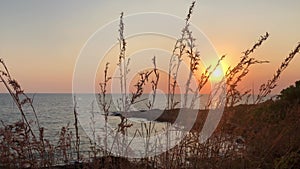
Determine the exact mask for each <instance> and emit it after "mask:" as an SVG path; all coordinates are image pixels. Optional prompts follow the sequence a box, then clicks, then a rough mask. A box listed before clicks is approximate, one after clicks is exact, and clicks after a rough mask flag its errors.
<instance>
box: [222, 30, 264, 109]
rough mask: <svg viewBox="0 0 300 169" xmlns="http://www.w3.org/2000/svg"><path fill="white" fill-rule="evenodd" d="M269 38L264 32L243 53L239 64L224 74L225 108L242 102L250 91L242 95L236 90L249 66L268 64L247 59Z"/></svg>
mask: <svg viewBox="0 0 300 169" xmlns="http://www.w3.org/2000/svg"><path fill="white" fill-rule="evenodd" d="M268 37H269V33H268V32H266V34H265V35H263V36H261V37H260V39H259V40H258V41H257V42H256V43H255V44H254V45H253V46H252V48H251V49H248V50H246V51H245V52H243V56H242V57H241V60H240V62H239V63H238V64H237V65H236V66H235V67H233V68H230V67H229V68H228V70H227V72H226V73H225V77H226V85H227V91H226V103H225V105H226V106H230V107H232V106H234V105H235V104H236V103H238V102H239V101H241V100H242V97H244V96H245V95H247V94H248V93H249V92H250V90H247V91H246V92H244V93H243V94H241V92H240V91H239V90H238V89H237V86H238V83H239V82H241V81H242V79H243V78H244V77H245V76H246V75H247V74H248V73H249V68H250V66H251V65H255V64H262V63H269V61H260V60H256V59H255V58H253V57H251V58H249V56H250V54H252V53H254V51H255V50H256V49H257V48H258V47H260V46H261V45H262V44H263V42H264V41H266V40H267V39H268Z"/></svg>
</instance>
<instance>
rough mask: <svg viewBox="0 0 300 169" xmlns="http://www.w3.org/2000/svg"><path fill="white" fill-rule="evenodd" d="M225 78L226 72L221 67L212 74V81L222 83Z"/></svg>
mask: <svg viewBox="0 0 300 169" xmlns="http://www.w3.org/2000/svg"><path fill="white" fill-rule="evenodd" d="M223 77H224V71H223V70H222V68H221V67H218V68H216V70H215V71H214V72H213V73H212V74H211V80H212V81H220V80H222V78H223Z"/></svg>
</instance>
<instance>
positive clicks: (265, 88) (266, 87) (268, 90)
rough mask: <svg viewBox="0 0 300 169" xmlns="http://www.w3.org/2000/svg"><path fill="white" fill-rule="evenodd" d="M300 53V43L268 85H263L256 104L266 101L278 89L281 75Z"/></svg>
mask: <svg viewBox="0 0 300 169" xmlns="http://www.w3.org/2000/svg"><path fill="white" fill-rule="evenodd" d="M299 51H300V43H298V45H297V46H296V47H295V49H294V50H292V52H291V53H290V54H289V55H288V56H287V57H286V58H285V59H284V61H283V62H282V63H281V65H280V67H279V68H278V69H277V71H276V73H275V74H274V76H273V78H272V79H270V80H268V81H267V82H266V83H264V84H262V85H261V86H260V88H259V94H258V96H257V98H256V100H255V104H257V103H260V102H262V101H263V100H264V98H265V97H266V96H268V95H269V94H270V93H271V91H272V90H273V89H274V88H275V87H276V85H277V81H278V79H279V78H280V75H281V73H282V72H283V71H284V70H285V69H286V68H287V67H288V65H289V64H290V62H291V61H292V60H293V58H294V57H295V56H296V54H298V53H299Z"/></svg>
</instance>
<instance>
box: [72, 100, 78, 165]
mask: <svg viewBox="0 0 300 169" xmlns="http://www.w3.org/2000/svg"><path fill="white" fill-rule="evenodd" d="M76 109H77V101H76V96H74V110H73V113H74V120H75V122H74V126H75V135H76V140H75V150H76V155H77V161H79V159H80V153H79V146H80V137H79V132H78V117H77V111H76Z"/></svg>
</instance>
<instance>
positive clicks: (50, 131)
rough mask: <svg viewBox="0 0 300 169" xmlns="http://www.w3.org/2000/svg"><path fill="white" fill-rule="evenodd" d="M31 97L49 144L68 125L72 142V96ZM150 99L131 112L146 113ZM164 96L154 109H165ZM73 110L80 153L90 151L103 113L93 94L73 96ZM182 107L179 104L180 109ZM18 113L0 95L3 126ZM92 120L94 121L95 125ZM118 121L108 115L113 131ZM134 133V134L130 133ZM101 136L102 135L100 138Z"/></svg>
mask: <svg viewBox="0 0 300 169" xmlns="http://www.w3.org/2000/svg"><path fill="white" fill-rule="evenodd" d="M28 96H29V97H30V98H33V106H34V108H35V109H36V113H37V117H38V120H39V123H40V125H41V127H43V128H44V129H45V131H44V133H45V134H44V135H45V138H46V139H48V140H49V141H50V142H51V143H52V144H54V145H57V143H58V141H59V132H60V130H61V128H62V127H65V126H67V125H68V126H69V128H70V131H72V133H73V134H74V136H73V138H74V140H75V127H74V103H73V95H72V94H28ZM120 98H121V96H120V95H117V94H113V95H109V96H108V99H111V100H112V102H111V108H110V112H117V111H119V108H118V107H120ZM151 98H152V96H151V95H150V94H149V95H143V96H142V97H141V98H140V99H139V100H141V101H139V102H138V103H136V104H134V105H133V106H132V107H131V110H132V111H141V110H147V109H148V108H147V105H146V104H147V103H148V101H149V99H150V100H151ZM207 98H208V96H207V95H203V96H201V97H200V100H199V101H198V102H197V103H198V104H197V105H196V108H197V109H198V108H200V109H203V108H204V107H205V104H206V102H207ZM166 100H167V96H166V95H163V94H158V95H157V96H156V100H155V103H154V106H153V108H154V109H164V108H165V107H166V104H167V102H166ZM182 100H183V96H182V95H175V101H178V102H182ZM76 102H77V106H76V110H77V112H78V114H79V135H80V144H81V151H82V152H85V151H90V146H91V144H90V139H92V138H91V134H90V133H91V130H93V128H95V131H99V130H103V129H101V128H100V129H99V128H97V126H101V125H99V122H100V123H101V122H102V123H103V119H104V116H103V115H102V114H103V112H102V111H101V108H100V107H99V104H98V101H97V96H95V95H94V94H77V95H76ZM181 106H182V105H180V104H179V105H178V107H181ZM24 110H25V114H26V117H27V119H28V120H30V121H31V126H32V128H33V130H34V131H36V132H37V131H38V130H37V127H36V126H37V125H36V119H35V116H34V114H33V113H32V111H30V107H29V106H24ZM94 114H98V115H100V116H98V117H97V118H99V117H100V118H102V121H101V120H99V119H97V118H95V119H92V117H93V115H94ZM21 119H22V117H21V114H20V112H19V110H18V108H17V106H16V105H15V103H14V102H13V100H12V98H11V96H10V95H9V94H0V120H1V121H2V122H3V123H4V124H10V123H13V122H16V121H18V120H21ZM93 120H94V121H97V123H96V122H95V123H94V126H93ZM129 120H131V123H132V124H133V127H132V131H135V130H137V129H138V128H139V127H141V126H142V125H141V123H144V122H145V119H134V118H132V119H129ZM119 122H120V118H119V117H117V116H110V117H109V119H108V123H109V126H110V127H111V128H114V129H116V128H117V126H118V124H119ZM153 123H154V124H155V125H156V130H165V129H166V126H167V124H166V123H159V122H153ZM132 134H133V133H132ZM100 137H101V135H100Z"/></svg>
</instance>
